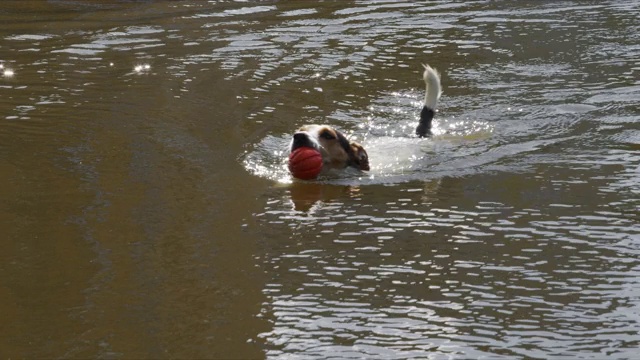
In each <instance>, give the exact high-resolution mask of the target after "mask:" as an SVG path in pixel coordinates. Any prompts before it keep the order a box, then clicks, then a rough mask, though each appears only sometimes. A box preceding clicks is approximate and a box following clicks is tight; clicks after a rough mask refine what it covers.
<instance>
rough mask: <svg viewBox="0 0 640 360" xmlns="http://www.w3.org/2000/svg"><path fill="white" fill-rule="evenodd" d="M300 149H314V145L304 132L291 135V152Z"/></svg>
mask: <svg viewBox="0 0 640 360" xmlns="http://www.w3.org/2000/svg"><path fill="white" fill-rule="evenodd" d="M300 147H315V144H314V143H313V141H311V139H310V138H309V135H308V134H307V133H304V132H297V133H295V134H293V142H292V143H291V151H293V150H295V149H297V148H300Z"/></svg>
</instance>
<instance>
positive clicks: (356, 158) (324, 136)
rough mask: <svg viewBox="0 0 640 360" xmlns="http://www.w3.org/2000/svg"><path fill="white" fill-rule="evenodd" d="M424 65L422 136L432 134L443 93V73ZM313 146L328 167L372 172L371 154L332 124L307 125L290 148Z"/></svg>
mask: <svg viewBox="0 0 640 360" xmlns="http://www.w3.org/2000/svg"><path fill="white" fill-rule="evenodd" d="M423 66H424V73H423V75H422V78H423V80H424V82H425V87H426V88H425V96H424V105H423V107H422V111H421V112H420V122H419V123H418V126H417V127H416V135H417V136H418V137H427V136H430V135H431V127H432V121H433V117H434V116H435V110H436V106H437V105H438V100H439V99H440V95H441V93H442V87H441V84H440V74H439V73H438V71H437V70H435V69H433V68H432V67H430V66H429V65H423ZM305 146H306V147H312V148H315V149H317V150H318V151H319V152H320V154H321V155H322V162H323V171H324V169H345V168H348V167H352V168H355V169H357V170H361V171H368V170H369V169H370V167H369V156H368V154H367V151H366V150H365V149H364V147H362V145H360V144H359V143H357V142H354V141H349V139H347V137H346V136H345V135H344V134H342V133H341V132H340V131H338V130H336V129H334V128H333V127H331V126H329V125H305V126H302V127H301V128H300V129H298V131H296V133H295V134H294V135H293V139H292V140H291V144H290V146H289V148H290V151H293V150H295V149H297V148H299V147H305Z"/></svg>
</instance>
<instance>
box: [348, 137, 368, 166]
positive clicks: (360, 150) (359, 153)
mask: <svg viewBox="0 0 640 360" xmlns="http://www.w3.org/2000/svg"><path fill="white" fill-rule="evenodd" d="M350 147H351V151H352V153H353V157H352V163H353V165H354V166H355V167H357V168H358V169H360V170H362V171H369V170H370V167H369V155H368V154H367V152H366V150H365V149H364V147H362V145H360V144H358V143H357V142H351V144H350Z"/></svg>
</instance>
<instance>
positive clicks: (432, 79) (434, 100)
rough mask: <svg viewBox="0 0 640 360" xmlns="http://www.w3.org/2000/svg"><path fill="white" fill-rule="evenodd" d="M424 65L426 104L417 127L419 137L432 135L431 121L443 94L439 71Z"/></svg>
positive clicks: (423, 76)
mask: <svg viewBox="0 0 640 360" xmlns="http://www.w3.org/2000/svg"><path fill="white" fill-rule="evenodd" d="M422 66H424V73H423V74H422V78H423V79H424V83H425V85H426V89H425V94H424V106H423V108H422V111H421V112H420V123H419V124H418V127H417V128H416V135H418V136H419V137H425V136H429V135H431V121H432V120H433V116H434V115H435V111H436V105H438V99H440V94H442V87H441V86H440V74H439V73H438V71H437V70H436V69H434V68H432V67H431V66H429V65H422Z"/></svg>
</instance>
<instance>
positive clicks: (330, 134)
mask: <svg viewBox="0 0 640 360" xmlns="http://www.w3.org/2000/svg"><path fill="white" fill-rule="evenodd" d="M344 141H346V138H345V137H344V135H342V134H341V133H340V132H339V131H336V130H335V129H333V128H332V127H330V126H322V127H320V128H319V129H318V142H319V143H320V145H321V146H322V148H323V150H324V151H325V152H326V154H325V155H326V157H325V160H328V161H327V162H328V163H329V165H330V166H331V167H334V168H339V169H340V168H344V167H347V165H348V162H349V159H350V156H349V153H348V147H345V146H344Z"/></svg>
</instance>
